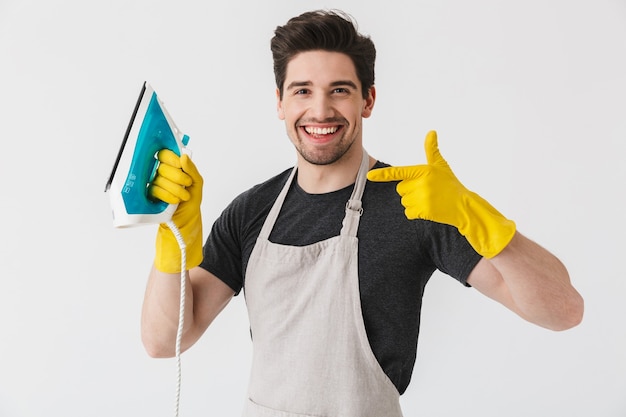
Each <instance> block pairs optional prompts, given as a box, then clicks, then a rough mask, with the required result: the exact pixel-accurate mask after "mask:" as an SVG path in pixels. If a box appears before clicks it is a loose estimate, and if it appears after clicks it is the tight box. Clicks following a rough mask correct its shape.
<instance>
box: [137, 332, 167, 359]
mask: <svg viewBox="0 0 626 417" xmlns="http://www.w3.org/2000/svg"><path fill="white" fill-rule="evenodd" d="M141 342H142V343H143V347H144V349H145V351H146V353H147V354H148V356H150V357H151V358H155V359H161V358H171V357H173V356H174V355H175V351H174V350H173V349H172V346H170V345H168V344H165V343H163V342H160V341H159V340H158V339H155V338H154V337H151V336H150V335H149V334H146V333H145V332H143V333H142V335H141Z"/></svg>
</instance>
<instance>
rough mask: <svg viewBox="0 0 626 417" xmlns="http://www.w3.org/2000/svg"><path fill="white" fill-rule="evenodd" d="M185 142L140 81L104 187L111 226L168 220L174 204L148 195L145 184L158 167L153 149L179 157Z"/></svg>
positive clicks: (184, 147)
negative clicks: (109, 204)
mask: <svg viewBox="0 0 626 417" xmlns="http://www.w3.org/2000/svg"><path fill="white" fill-rule="evenodd" d="M188 142H189V136H187V135H184V134H183V133H182V132H181V131H180V130H179V129H178V128H177V127H176V124H175V123H174V120H173V119H172V117H171V116H170V115H169V113H168V112H167V110H166V109H165V106H164V105H163V102H162V101H161V100H160V99H159V97H158V96H157V94H156V92H155V91H154V90H153V89H152V87H151V86H150V84H148V83H147V82H144V84H143V86H142V88H141V92H140V93H139V98H138V99H137V104H136V105H135V109H134V111H133V114H132V117H131V119H130V122H129V124H128V127H127V129H126V134H125V135H124V139H123V140H122V146H121V147H120V150H119V152H118V154H117V158H116V160H115V163H114V165H113V169H112V171H111V176H110V177H109V180H108V181H107V183H106V187H105V189H104V191H105V192H108V193H109V198H110V203H111V209H112V211H113V226H114V227H118V228H121V227H130V226H139V225H143V224H155V223H165V222H167V221H168V220H170V219H171V217H172V215H173V214H174V212H175V211H176V207H177V205H176V204H168V203H165V202H163V201H159V200H154V199H152V198H150V196H149V195H148V186H149V185H150V182H151V181H152V180H153V179H154V177H155V175H156V171H157V168H158V166H159V161H158V159H157V158H156V154H157V152H159V151H160V150H161V149H169V150H171V151H173V152H174V153H175V154H177V155H178V156H181V154H182V153H183V152H184V153H189V152H188V151H187V150H186V146H187V143H188Z"/></svg>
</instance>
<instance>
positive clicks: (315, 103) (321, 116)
mask: <svg viewBox="0 0 626 417" xmlns="http://www.w3.org/2000/svg"><path fill="white" fill-rule="evenodd" d="M310 104H311V105H310V107H309V117H311V118H314V119H316V120H318V121H322V120H325V119H329V118H332V117H334V116H335V109H334V107H333V103H332V100H331V98H330V97H328V96H327V95H326V94H318V95H316V96H314V97H312V98H311V102H310Z"/></svg>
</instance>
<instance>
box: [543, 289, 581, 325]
mask: <svg viewBox="0 0 626 417" xmlns="http://www.w3.org/2000/svg"><path fill="white" fill-rule="evenodd" d="M584 312H585V301H584V300H583V298H582V296H581V295H580V294H578V292H576V291H574V294H572V295H571V296H570V297H569V298H568V299H567V301H566V302H565V303H564V305H563V308H562V310H561V314H558V316H559V319H558V320H556V321H555V323H553V325H552V326H550V327H551V329H552V330H555V331H564V330H569V329H572V328H574V327H576V326H578V325H579V324H580V323H581V322H582V320H583V316H584Z"/></svg>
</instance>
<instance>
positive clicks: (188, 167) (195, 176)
mask: <svg viewBox="0 0 626 417" xmlns="http://www.w3.org/2000/svg"><path fill="white" fill-rule="evenodd" d="M180 164H181V167H182V169H183V171H184V172H185V173H186V174H188V175H189V176H190V177H191V179H192V181H193V183H192V184H200V185H202V183H203V180H202V175H200V172H199V171H198V168H197V167H196V164H194V163H193V161H192V160H191V158H190V157H189V155H187V154H183V155H182V156H181V157H180Z"/></svg>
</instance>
